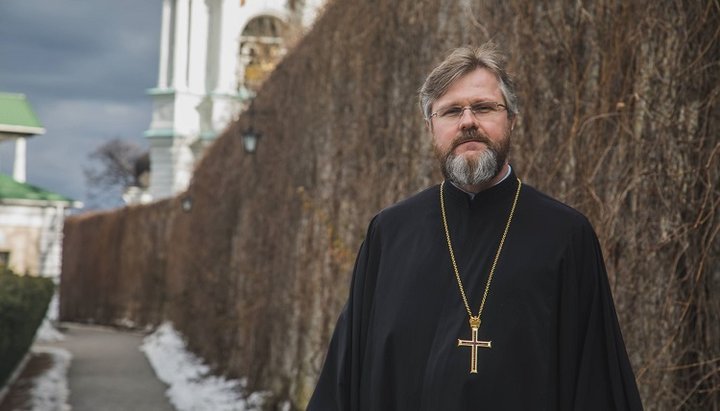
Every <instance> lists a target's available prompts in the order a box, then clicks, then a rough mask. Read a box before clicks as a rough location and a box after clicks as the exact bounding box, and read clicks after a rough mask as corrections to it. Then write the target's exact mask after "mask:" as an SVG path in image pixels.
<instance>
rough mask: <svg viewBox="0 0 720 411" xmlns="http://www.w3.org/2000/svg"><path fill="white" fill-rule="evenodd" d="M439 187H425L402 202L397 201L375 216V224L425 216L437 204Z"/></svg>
mask: <svg viewBox="0 0 720 411" xmlns="http://www.w3.org/2000/svg"><path fill="white" fill-rule="evenodd" d="M438 187H439V185H438V184H435V185H432V186H430V187H427V188H425V189H423V190H421V191H419V192H417V193H415V194H413V195H411V196H409V197H407V198H405V199H403V200H400V201H398V202H397V203H395V204H392V205H390V206H388V207H385V208H383V209H382V210H380V212H379V213H378V214H377V215H376V216H375V218H374V220H375V221H376V223H378V224H379V223H383V222H400V221H406V220H408V219H410V220H412V219H416V218H418V217H420V216H421V215H425V214H427V213H428V212H429V211H431V210H433V209H434V208H435V207H433V205H436V204H439V201H440V199H439V198H440V197H439V193H440V191H439V188H438Z"/></svg>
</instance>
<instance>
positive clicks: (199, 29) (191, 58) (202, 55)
mask: <svg viewBox="0 0 720 411" xmlns="http://www.w3.org/2000/svg"><path fill="white" fill-rule="evenodd" d="M209 14H210V12H209V9H208V4H207V2H206V0H192V1H191V4H190V15H191V16H192V17H191V22H190V41H189V48H188V89H189V91H191V92H193V93H197V94H205V92H206V90H205V77H206V72H205V67H206V64H207V47H208V33H209V25H208V20H209Z"/></svg>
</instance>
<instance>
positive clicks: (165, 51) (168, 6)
mask: <svg viewBox="0 0 720 411" xmlns="http://www.w3.org/2000/svg"><path fill="white" fill-rule="evenodd" d="M173 3H174V0H163V6H162V28H161V30H160V68H159V70H158V88H161V89H164V88H168V86H169V84H168V67H169V61H170V55H171V54H170V53H171V52H172V50H170V27H172V21H171V19H172V17H173V12H172V7H173Z"/></svg>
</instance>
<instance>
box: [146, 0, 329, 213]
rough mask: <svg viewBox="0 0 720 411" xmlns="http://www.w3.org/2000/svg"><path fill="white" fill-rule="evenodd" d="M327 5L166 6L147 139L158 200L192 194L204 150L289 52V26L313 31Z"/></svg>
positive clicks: (187, 0)
mask: <svg viewBox="0 0 720 411" xmlns="http://www.w3.org/2000/svg"><path fill="white" fill-rule="evenodd" d="M290 3H292V8H291V6H290ZM323 3H324V1H323V0H315V1H305V2H302V1H297V0H296V1H290V0H163V10H162V31H161V35H160V67H159V73H158V84H157V87H156V88H154V89H151V90H149V91H148V94H150V95H151V96H152V98H153V103H154V107H153V116H152V121H151V123H150V128H149V129H148V130H147V131H146V132H145V137H147V138H148V140H149V142H150V170H151V171H150V186H149V194H150V197H151V198H152V199H153V200H157V199H160V198H165V197H169V196H172V195H174V194H176V193H178V192H181V191H183V190H185V189H186V188H187V186H188V184H189V183H190V178H191V177H192V172H193V168H194V166H195V163H196V162H197V160H198V159H199V158H200V157H201V156H202V153H203V152H204V150H205V148H206V147H207V146H208V145H209V144H210V143H211V142H212V141H213V140H214V139H215V138H216V136H217V135H219V134H220V133H221V132H222V131H223V130H224V129H225V127H226V126H227V125H228V124H229V123H230V122H231V121H232V120H233V119H234V117H235V116H236V115H237V113H238V112H239V109H240V107H241V106H242V104H243V103H244V102H245V101H246V100H247V99H248V98H249V97H251V96H252V95H253V92H254V90H255V89H256V88H255V87H256V86H257V85H258V84H259V83H260V82H261V81H262V79H263V78H264V76H265V75H266V74H267V72H268V71H270V70H272V68H273V67H274V65H275V63H277V61H278V60H279V59H280V58H281V57H282V55H283V54H284V53H285V42H286V41H287V38H286V36H285V33H287V32H288V30H287V28H288V24H289V22H290V21H291V20H292V21H298V22H299V23H300V24H302V25H309V23H310V22H311V21H312V19H314V17H315V14H316V13H317V10H318V9H319V7H320V6H321V5H322V4H323ZM295 17H300V18H295ZM145 198H146V199H147V198H148V196H145Z"/></svg>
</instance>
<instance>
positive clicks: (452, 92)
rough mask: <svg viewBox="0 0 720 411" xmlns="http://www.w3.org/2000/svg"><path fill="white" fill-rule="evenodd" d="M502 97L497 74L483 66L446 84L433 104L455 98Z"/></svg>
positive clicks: (451, 100)
mask: <svg viewBox="0 0 720 411" xmlns="http://www.w3.org/2000/svg"><path fill="white" fill-rule="evenodd" d="M498 97H502V91H501V90H500V82H499V81H498V78H497V76H496V75H495V74H494V73H493V72H492V71H490V70H488V69H486V68H484V67H478V68H476V69H474V70H473V71H470V72H468V73H465V74H463V75H461V76H459V77H458V78H456V79H455V80H453V81H452V82H451V83H450V85H449V86H448V88H447V90H445V93H443V94H442V95H440V97H438V99H437V100H436V101H435V103H434V104H433V105H436V104H437V103H449V102H453V100H456V99H490V98H498Z"/></svg>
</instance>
